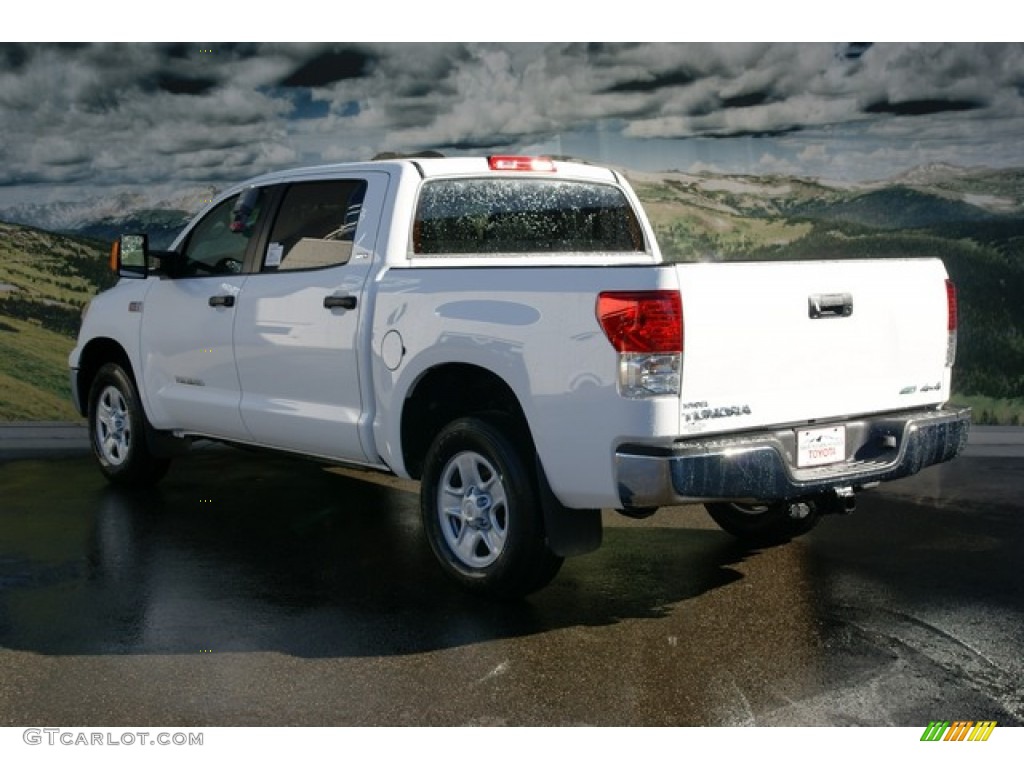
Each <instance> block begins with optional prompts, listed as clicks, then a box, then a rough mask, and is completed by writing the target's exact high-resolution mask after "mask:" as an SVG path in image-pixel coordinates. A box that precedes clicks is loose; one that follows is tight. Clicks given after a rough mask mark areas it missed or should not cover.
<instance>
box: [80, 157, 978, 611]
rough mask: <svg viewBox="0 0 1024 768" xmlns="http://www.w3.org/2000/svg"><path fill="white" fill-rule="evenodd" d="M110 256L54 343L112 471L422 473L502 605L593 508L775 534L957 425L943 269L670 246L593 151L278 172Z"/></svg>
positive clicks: (441, 525)
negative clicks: (108, 278)
mask: <svg viewBox="0 0 1024 768" xmlns="http://www.w3.org/2000/svg"><path fill="white" fill-rule="evenodd" d="M112 266H113V267H114V268H115V269H116V270H118V272H119V274H120V275H121V277H122V279H121V280H120V281H119V282H118V284H117V285H116V286H115V287H114V288H112V289H111V290H109V291H106V292H105V293H103V294H101V295H99V296H98V297H96V298H95V299H94V300H93V302H92V304H91V306H90V308H89V309H88V311H87V313H86V314H85V316H84V319H83V323H82V328H81V332H80V335H79V340H78V344H77V346H76V347H75V349H74V351H73V352H72V353H71V357H70V367H71V391H72V393H73V396H74V399H75V402H76V406H77V407H78V410H79V411H80V412H81V413H82V414H83V415H84V416H86V417H87V418H88V422H89V427H90V433H91V438H92V446H93V450H94V452H95V456H96V458H97V460H98V462H99V465H100V467H101V468H102V471H103V473H104V474H105V475H106V476H107V477H108V478H109V479H110V480H111V481H113V482H117V483H128V484H138V483H150V482H155V481H156V480H158V479H159V478H160V477H161V476H162V475H163V473H164V472H165V470H166V469H167V466H168V462H169V460H170V457H171V456H172V455H174V454H176V453H178V452H180V451H181V450H183V449H184V448H186V447H187V445H188V443H189V442H190V441H191V440H192V439H194V438H211V439H214V440H220V441H224V442H228V443H233V444H244V445H250V446H261V447H265V448H271V449H276V450H280V451H287V452H290V453H293V454H300V455H303V456H308V457H311V458H315V459H319V460H322V461H325V462H330V463H337V464H346V465H357V466H362V467H366V468H373V469H377V470H382V471H386V472H392V473H394V474H396V475H399V476H401V477H404V478H414V479H418V480H420V481H421V483H420V487H421V507H422V515H423V525H424V529H425V531H426V533H427V537H428V538H429V541H430V545H431V547H432V548H433V550H434V552H435V554H436V555H437V558H438V560H439V562H440V563H441V565H442V566H443V568H444V569H445V570H446V571H447V572H448V573H449V574H450V575H452V576H453V577H454V578H456V579H457V580H458V581H460V582H461V583H462V584H463V585H465V586H467V587H468V588H470V589H473V590H476V591H479V592H484V593H487V594H489V595H493V596H498V597H516V596H522V595H525V594H528V593H530V592H532V591H534V590H536V589H539V588H540V587H542V586H544V585H545V584H547V583H548V582H549V581H550V580H551V579H552V578H554V576H555V574H556V573H557V571H558V569H559V567H560V566H561V564H562V560H563V558H564V557H566V556H570V555H576V554H582V553H585V552H588V551H591V550H593V549H594V548H596V547H597V546H599V544H600V541H601V517H600V510H601V509H618V510H620V511H622V512H623V513H625V514H627V515H632V516H644V515H647V514H650V513H651V512H653V511H654V510H655V509H656V508H657V507H659V506H666V505H675V504H684V503H695V502H702V503H705V504H706V506H707V508H708V510H709V512H710V513H711V515H712V517H713V518H714V519H715V521H716V522H717V523H718V524H719V525H721V527H722V528H724V529H725V530H727V531H729V532H730V533H732V534H734V535H736V536H738V537H740V538H744V539H748V540H753V541H756V542H758V543H768V542H777V541H784V540H786V539H788V538H791V537H792V536H795V535H797V534H800V533H803V532H805V531H807V530H809V529H810V527H811V526H812V525H813V524H814V523H815V522H816V521H817V519H818V517H819V516H820V515H822V514H826V513H829V512H841V511H847V512H848V511H852V509H853V503H854V501H853V499H854V494H855V493H856V492H857V491H859V490H861V489H863V488H868V487H871V486H874V485H876V484H877V483H879V482H880V481H884V480H890V479H893V478H899V477H903V476H906V475H910V474H913V473H915V472H917V471H919V470H920V469H922V468H923V467H926V466H929V465H931V464H936V463H939V462H943V461H947V460H949V459H951V458H953V457H954V456H956V455H957V454H958V453H959V452H960V450H961V449H962V447H963V445H964V443H965V441H966V438H967V432H968V428H969V421H970V413H969V411H967V410H964V409H956V408H949V407H946V406H945V405H944V404H945V403H946V401H947V400H948V398H949V395H950V391H949V389H950V373H951V368H952V365H953V360H954V356H955V351H956V322H957V321H956V295H955V291H954V289H953V285H952V283H950V282H949V280H948V279H947V275H946V271H945V269H944V267H943V265H942V263H941V262H940V261H938V260H934V259H915V260H909V259H908V260H901V259H886V260H873V261H817V262H776V263H763V262H761V263H757V262H741V263H717V264H715V263H693V264H673V263H667V262H666V261H664V260H663V259H662V257H661V254H660V252H659V250H658V244H657V242H656V240H655V237H654V234H653V232H652V229H651V227H650V224H649V223H648V221H647V219H646V216H645V214H644V211H643V209H642V207H641V205H640V203H639V201H638V200H637V198H636V196H635V194H634V193H633V191H632V190H631V188H630V186H629V184H628V183H627V182H626V180H625V179H624V178H623V177H622V176H621V175H620V174H619V173H617V172H615V171H614V170H609V169H605V168H599V167H594V166H590V165H586V164H581V163H570V162H561V161H554V160H550V159H545V158H529V157H518V156H493V157H489V158H396V159H390V160H378V161H372V162H366V163H358V164H343V165H331V166H323V167H316V168H306V169H301V170H294V171H288V172H282V173H274V174H270V175H265V176H261V177H258V178H255V179H252V180H249V181H247V182H244V183H243V184H241V185H239V186H236V187H234V188H233V189H229V190H227V191H226V192H224V193H223V194H222V195H221V196H220V197H219V198H217V199H216V200H215V201H214V202H213V203H212V204H211V205H210V206H209V207H207V208H206V209H205V210H204V211H202V212H201V213H200V214H199V215H198V216H197V217H196V219H195V220H194V221H193V222H192V223H191V224H190V225H189V226H188V227H187V228H186V229H185V230H184V231H183V233H182V234H181V235H180V236H179V237H178V238H177V240H176V241H175V242H174V243H173V245H172V247H171V250H170V251H164V252H151V251H150V250H149V248H148V246H147V242H146V239H145V237H144V236H140V235H135V236H128V235H126V236H124V237H123V238H121V241H120V242H119V243H118V244H115V248H114V250H113V253H112Z"/></svg>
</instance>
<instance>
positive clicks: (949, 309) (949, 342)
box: [946, 280, 958, 368]
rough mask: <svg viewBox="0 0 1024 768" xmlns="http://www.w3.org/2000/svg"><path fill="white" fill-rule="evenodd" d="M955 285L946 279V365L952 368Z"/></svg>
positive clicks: (954, 332)
mask: <svg viewBox="0 0 1024 768" xmlns="http://www.w3.org/2000/svg"><path fill="white" fill-rule="evenodd" d="M957 322H958V318H957V311H956V286H955V285H953V281H952V280H946V367H947V368H952V367H953V363H955V362H956V326H957Z"/></svg>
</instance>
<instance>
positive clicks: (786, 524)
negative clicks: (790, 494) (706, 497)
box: [704, 501, 819, 546]
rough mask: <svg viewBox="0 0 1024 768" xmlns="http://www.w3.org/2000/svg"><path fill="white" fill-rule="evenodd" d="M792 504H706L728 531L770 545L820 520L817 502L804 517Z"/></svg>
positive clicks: (807, 529)
mask: <svg viewBox="0 0 1024 768" xmlns="http://www.w3.org/2000/svg"><path fill="white" fill-rule="evenodd" d="M791 506H792V505H791V504H790V503H789V502H785V501H777V502H772V503H764V504H740V503H733V502H728V503H714V504H705V505H704V507H705V508H706V509H707V511H708V514H709V515H711V519H712V520H714V521H715V522H716V523H718V525H719V526H720V527H721V528H722V530H724V531H726V532H727V533H731V534H732V535H733V536H735V537H736V538H737V539H739V540H740V541H743V542H746V543H748V544H756V545H762V546H770V545H773V544H782V543H785V542H787V541H789V540H790V539H793V538H795V537H797V536H801V535H803V534H805V533H807V532H808V531H810V530H811V529H812V528H814V526H815V525H817V524H818V519H819V514H818V511H817V510H816V509H815V508H814V505H813V504H809V505H808V507H807V514H806V515H804V516H803V517H799V516H794V515H793V514H791V510H790V508H791Z"/></svg>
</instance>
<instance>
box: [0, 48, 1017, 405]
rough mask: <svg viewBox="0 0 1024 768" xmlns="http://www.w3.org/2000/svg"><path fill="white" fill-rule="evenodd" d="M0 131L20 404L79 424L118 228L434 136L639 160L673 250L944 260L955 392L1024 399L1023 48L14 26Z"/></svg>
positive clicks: (133, 227) (1, 220) (440, 146)
mask: <svg viewBox="0 0 1024 768" xmlns="http://www.w3.org/2000/svg"><path fill="white" fill-rule="evenodd" d="M0 127H2V130H3V142H2V144H0V419H63V418H74V416H75V415H74V413H73V411H72V409H71V406H70V401H69V399H68V396H67V385H66V380H67V376H66V358H67V353H68V351H69V350H70V348H71V346H72V345H73V337H74V334H75V332H76V330H77V326H78V319H79V315H80V312H81V308H82V307H83V306H84V305H85V304H86V302H87V301H88V299H89V297H90V296H92V295H94V294H95V293H96V291H97V290H99V289H101V288H102V287H104V286H105V285H108V284H109V281H110V277H109V275H108V273H107V272H106V271H105V257H106V253H107V249H108V244H109V241H110V239H112V238H113V237H115V236H116V235H117V234H118V233H119V232H122V231H148V232H150V234H151V235H152V237H153V239H154V241H155V242H156V244H157V245H158V246H159V245H160V244H161V243H164V244H165V243H167V242H169V241H170V239H171V238H172V237H173V235H174V233H175V232H177V231H178V230H179V229H180V227H181V226H182V225H183V224H184V222H185V221H186V220H187V219H188V217H189V216H190V215H191V214H193V213H195V212H196V211H197V210H199V209H200V208H201V207H202V206H203V205H204V204H205V202H206V201H208V200H209V199H210V198H211V197H212V196H213V195H214V194H215V193H216V192H217V190H218V189H220V188H222V187H224V186H226V185H228V184H230V183H233V182H235V181H238V180H241V179H244V178H246V177H249V176H252V175H255V174H257V173H261V172H264V171H269V170H276V169H280V168H285V167H292V166H297V165H307V164H317V163H324V162H337V161H345V160H356V159H367V158H370V157H372V156H373V155H375V154H376V153H378V152H381V151H402V152H409V151H416V150H423V149H432V150H438V151H441V152H443V153H445V154H448V155H462V154H485V153H491V152H517V153H531V154H532V153H537V154H550V155H559V156H571V157H576V158H581V159H585V160H590V161H593V162H597V163H601V164H608V165H613V166H615V167H617V168H620V169H622V170H623V171H624V172H625V173H626V174H627V175H628V176H629V178H630V179H631V180H632V182H633V184H634V185H635V187H636V188H637V190H638V192H639V193H640V196H641V198H642V199H643V200H644V203H645V206H646V208H647V211H648V214H649V215H650V217H651V219H652V221H653V223H654V225H655V228H656V230H657V234H658V239H659V244H660V246H661V248H662V250H663V252H664V253H665V254H666V255H667V256H668V257H669V258H672V259H680V260H693V259H747V258H757V259H803V258H815V257H817V258H851V257H863V256H873V257H894V256H932V255H934V256H940V257H942V258H943V259H945V261H946V264H947V268H948V269H949V271H950V272H951V274H952V276H953V277H954V279H955V280H956V281H957V283H958V286H959V289H960V299H961V324H960V349H961V354H960V358H959V365H958V370H957V373H956V380H955V382H954V388H955V392H956V398H957V399H958V400H960V401H962V402H967V403H970V404H972V405H974V406H975V408H976V416H977V417H978V418H979V420H981V421H985V422H989V423H1006V424H1018V423H1020V422H1021V420H1022V419H1024V337H1022V329H1024V302H1022V301H1020V298H1019V297H1021V296H1024V262H1022V259H1021V248H1022V243H1024V210H1022V206H1024V139H1022V137H1024V44H955V45H954V44H891V43H889V44H883V43H877V44H872V43H825V44H764V43H761V44H742V45H741V44H667V43H647V44H643V43H641V44H607V43H601V44H597V43H561V44H554V43H531V44H495V43H492V44H469V43H444V44H441V43H438V44H433V43H422V44H358V43H343V44H331V45H324V44H317V45H312V44H310V45H306V44H249V43H247V44H223V43H179V44H60V45H57V44H55V45H44V44H0Z"/></svg>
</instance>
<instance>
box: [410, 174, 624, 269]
mask: <svg viewBox="0 0 1024 768" xmlns="http://www.w3.org/2000/svg"><path fill="white" fill-rule="evenodd" d="M413 251H414V253H417V254H428V255H436V254H464V253H505V254H507V253H550V252H556V251H569V252H585V253H594V252H622V251H628V252H634V251H640V252H643V251H644V239H643V234H642V232H641V229H640V225H639V222H638V221H637V218H636V214H635V213H634V212H633V209H632V207H631V206H630V204H629V201H628V200H627V199H626V197H625V195H624V194H623V193H622V190H620V189H619V188H617V187H614V186H611V185H607V184H593V183H587V182H575V181H558V180H554V179H532V178H531V179H509V178H495V179H442V180H438V181H432V182H427V183H426V184H424V185H423V189H422V191H421V193H420V202H419V206H418V209H417V211H416V222H415V225H414V229H413Z"/></svg>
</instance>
